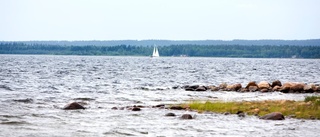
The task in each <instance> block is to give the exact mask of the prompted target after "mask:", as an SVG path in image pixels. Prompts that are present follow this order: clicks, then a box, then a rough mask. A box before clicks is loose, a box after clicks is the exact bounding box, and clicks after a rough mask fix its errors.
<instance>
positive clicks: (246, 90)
mask: <svg viewBox="0 0 320 137" xmlns="http://www.w3.org/2000/svg"><path fill="white" fill-rule="evenodd" d="M238 91H239V92H248V91H249V89H246V88H241V89H240V90H238Z"/></svg>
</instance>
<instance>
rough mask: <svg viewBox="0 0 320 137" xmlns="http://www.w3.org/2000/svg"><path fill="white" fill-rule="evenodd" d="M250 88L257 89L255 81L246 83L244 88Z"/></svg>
mask: <svg viewBox="0 0 320 137" xmlns="http://www.w3.org/2000/svg"><path fill="white" fill-rule="evenodd" d="M250 86H255V87H258V85H257V84H256V82H255V81H251V82H249V83H248V85H247V86H246V89H249V87H250Z"/></svg>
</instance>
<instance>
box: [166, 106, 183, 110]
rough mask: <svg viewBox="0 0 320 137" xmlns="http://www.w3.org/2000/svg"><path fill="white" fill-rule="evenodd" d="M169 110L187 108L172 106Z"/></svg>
mask: <svg viewBox="0 0 320 137" xmlns="http://www.w3.org/2000/svg"><path fill="white" fill-rule="evenodd" d="M169 109H172V110H183V109H185V108H183V107H182V106H171V107H170V108H169Z"/></svg>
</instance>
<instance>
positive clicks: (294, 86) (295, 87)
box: [290, 83, 305, 92]
mask: <svg viewBox="0 0 320 137" xmlns="http://www.w3.org/2000/svg"><path fill="white" fill-rule="evenodd" d="M304 86H305V84H304V83H293V84H292V86H291V88H290V90H291V91H293V92H302V91H303V88H304Z"/></svg>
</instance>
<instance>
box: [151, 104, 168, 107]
mask: <svg viewBox="0 0 320 137" xmlns="http://www.w3.org/2000/svg"><path fill="white" fill-rule="evenodd" d="M164 106H166V105H165V104H159V105H155V106H153V107H156V108H162V107H164Z"/></svg>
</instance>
